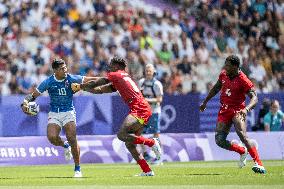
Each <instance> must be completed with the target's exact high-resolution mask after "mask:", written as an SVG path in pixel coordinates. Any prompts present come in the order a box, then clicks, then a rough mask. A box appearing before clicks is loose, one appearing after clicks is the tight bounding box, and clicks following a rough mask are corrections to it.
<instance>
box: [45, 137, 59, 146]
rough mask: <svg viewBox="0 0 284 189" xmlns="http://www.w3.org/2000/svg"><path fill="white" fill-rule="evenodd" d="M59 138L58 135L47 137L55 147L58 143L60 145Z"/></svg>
mask: <svg viewBox="0 0 284 189" xmlns="http://www.w3.org/2000/svg"><path fill="white" fill-rule="evenodd" d="M58 137H59V136H56V135H48V136H47V138H48V140H49V142H50V143H51V144H54V145H57V143H58Z"/></svg>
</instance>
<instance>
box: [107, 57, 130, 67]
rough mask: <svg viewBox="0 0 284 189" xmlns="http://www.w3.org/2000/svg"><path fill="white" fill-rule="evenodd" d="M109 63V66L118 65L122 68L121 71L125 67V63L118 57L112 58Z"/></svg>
mask: <svg viewBox="0 0 284 189" xmlns="http://www.w3.org/2000/svg"><path fill="white" fill-rule="evenodd" d="M110 63H111V64H117V65H119V66H120V67H121V68H123V69H125V67H126V66H127V63H126V61H125V60H124V59H123V58H121V57H119V56H115V57H113V58H112V59H111V60H110Z"/></svg>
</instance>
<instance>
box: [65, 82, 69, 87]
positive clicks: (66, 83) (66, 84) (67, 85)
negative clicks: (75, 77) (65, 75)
mask: <svg viewBox="0 0 284 189" xmlns="http://www.w3.org/2000/svg"><path fill="white" fill-rule="evenodd" d="M68 87H69V82H68V80H66V81H65V88H68Z"/></svg>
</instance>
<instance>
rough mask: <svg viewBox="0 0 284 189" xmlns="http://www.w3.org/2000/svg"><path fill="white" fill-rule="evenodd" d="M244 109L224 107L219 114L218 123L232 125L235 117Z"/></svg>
mask: <svg viewBox="0 0 284 189" xmlns="http://www.w3.org/2000/svg"><path fill="white" fill-rule="evenodd" d="M243 108H244V107H229V106H226V105H222V106H221V108H220V110H219V113H218V122H222V123H231V122H232V119H233V117H234V116H235V115H236V114H237V113H238V112H239V111H241V110H242V109H243Z"/></svg>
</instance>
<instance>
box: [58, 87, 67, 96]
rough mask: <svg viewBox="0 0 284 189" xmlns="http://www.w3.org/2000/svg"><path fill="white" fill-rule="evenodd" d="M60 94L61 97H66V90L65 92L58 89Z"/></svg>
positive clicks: (63, 89)
mask: <svg viewBox="0 0 284 189" xmlns="http://www.w3.org/2000/svg"><path fill="white" fill-rule="evenodd" d="M58 93H59V95H60V96H65V95H66V90H65V88H60V89H58Z"/></svg>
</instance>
